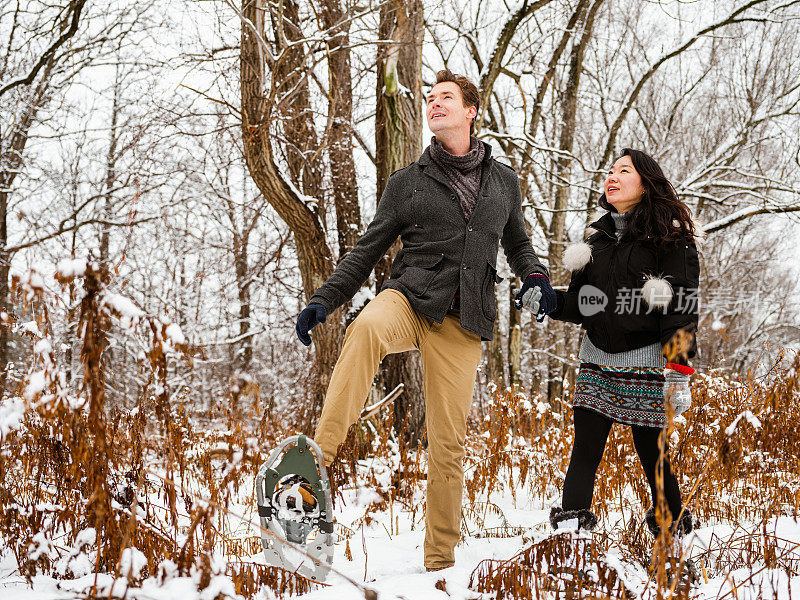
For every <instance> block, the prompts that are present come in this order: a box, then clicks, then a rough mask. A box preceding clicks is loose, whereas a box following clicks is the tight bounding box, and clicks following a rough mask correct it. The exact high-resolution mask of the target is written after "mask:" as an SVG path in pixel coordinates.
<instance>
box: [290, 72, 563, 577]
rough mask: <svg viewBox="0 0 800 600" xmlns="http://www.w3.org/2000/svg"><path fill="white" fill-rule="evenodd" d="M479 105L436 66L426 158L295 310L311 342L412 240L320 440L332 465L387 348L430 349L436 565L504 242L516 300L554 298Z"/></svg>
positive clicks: (357, 347) (340, 373) (457, 505)
mask: <svg viewBox="0 0 800 600" xmlns="http://www.w3.org/2000/svg"><path fill="white" fill-rule="evenodd" d="M478 104H479V95H478V89H477V88H476V87H475V85H474V84H473V83H472V82H471V81H469V80H468V79H467V78H466V77H463V76H460V75H454V74H453V73H451V72H450V71H449V70H443V71H439V73H438V74H437V78H436V84H435V85H434V86H433V88H432V89H431V92H430V94H428V98H427V110H426V116H427V120H428V125H429V127H430V129H431V131H432V132H433V133H434V137H433V139H432V140H431V145H430V146H429V147H428V148H427V149H426V150H425V152H424V153H423V154H422V156H421V157H420V158H419V160H418V161H417V162H415V163H412V164H410V165H409V166H407V167H405V168H403V169H400V170H398V171H396V172H394V173H393V174H392V175H391V177H389V180H388V182H387V183H386V189H384V191H383V195H382V196H381V200H380V202H379V203H378V209H377V211H376V214H375V218H374V219H373V221H372V223H370V225H369V227H368V228H367V231H366V233H365V234H364V236H363V237H362V238H361V239H360V240H359V242H358V243H357V244H356V246H355V247H354V248H353V250H352V251H351V252H349V253H348V254H347V255H346V256H345V257H344V259H343V260H342V261H341V262H340V263H339V265H338V266H337V267H336V270H335V271H334V272H333V274H332V275H331V276H330V278H329V279H328V280H327V281H326V282H325V283H324V284H323V285H322V286H321V287H320V288H319V289H318V290H317V291H316V292H315V294H314V296H313V297H312V298H311V301H310V303H309V305H308V306H307V307H306V308H305V309H304V310H303V311H302V312H301V313H300V316H299V317H298V319H297V334H298V337H299V338H300V340H301V341H302V342H303V343H304V344H306V345H309V344H310V343H311V338H310V336H309V334H308V331H309V330H310V329H311V328H312V327H314V326H315V325H316V324H317V323H322V322H324V321H325V319H326V318H327V315H328V314H329V313H330V312H331V311H333V310H335V309H336V308H338V307H339V306H341V305H342V304H344V303H345V302H347V301H348V300H350V299H351V298H352V297H353V296H354V295H355V293H356V292H357V291H358V289H359V288H360V287H361V285H362V284H363V283H364V282H365V281H366V280H367V279H368V277H369V275H370V273H371V272H372V270H373V268H374V267H375V265H376V264H377V262H378V260H380V258H381V257H383V255H384V254H385V253H386V251H387V250H388V249H389V247H390V246H391V245H392V243H393V242H394V241H395V240H396V239H397V236H398V235H399V236H400V239H401V241H402V243H403V248H402V250H400V251H399V252H398V253H397V257H396V258H395V260H394V263H393V264H392V272H391V277H390V278H389V279H388V280H387V281H386V282H385V283H384V284H383V289H382V290H381V292H380V293H379V294H378V295H377V296H376V297H375V298H374V299H373V300H372V301H371V302H370V303H369V304H367V306H366V307H364V309H363V310H362V311H361V313H360V314H359V315H358V317H357V318H356V319H355V320H354V321H353V322H352V324H351V325H350V326H349V327H348V328H347V332H346V335H345V339H344V344H343V347H342V352H341V354H340V356H339V360H338V361H337V363H336V367H335V368H334V371H333V375H332V377H331V382H330V385H329V387H328V391H327V394H326V397H325V402H324V405H323V408H322V415H321V416H320V420H319V424H318V425H317V431H316V435H315V436H314V439H315V441H316V442H317V443H318V444H319V445H320V447H321V448H322V451H323V453H324V455H325V461H326V464H330V463H331V462H332V461H333V459H334V457H335V455H336V452H337V450H338V447H339V445H340V444H341V443H342V442H343V441H344V439H345V436H346V434H347V430H348V428H349V427H350V425H351V424H353V423H354V422H355V421H356V419H357V418H358V415H359V413H360V411H361V409H362V407H363V406H364V402H365V401H366V398H367V395H368V393H369V390H370V387H371V386H372V380H373V378H374V377H375V373H376V372H377V370H378V365H379V363H380V361H381V360H382V359H383V357H384V356H386V355H387V354H389V353H394V352H404V351H406V350H412V349H414V348H416V349H418V350H419V351H420V352H421V353H422V363H423V367H424V388H425V402H426V415H425V422H426V428H427V433H428V452H429V461H428V489H427V496H428V501H427V510H426V514H425V559H424V562H425V567H426V568H427V569H428V570H438V569H442V568H446V567H449V566H451V565H453V563H454V553H453V549H454V547H455V545H456V543H457V542H458V537H459V531H460V523H461V496H462V491H463V490H462V488H463V478H464V474H463V468H462V460H463V457H464V441H465V437H466V423H467V415H468V413H469V409H470V404H471V402H472V392H473V387H474V385H475V376H476V372H477V368H478V362H479V361H480V357H481V347H480V342H481V340H490V339H492V333H493V327H494V320H495V313H496V305H495V298H494V286H495V284H496V283H497V282H499V281H502V278H501V277H499V276H498V275H497V271H496V260H497V250H498V243H499V242H502V245H503V250H504V251H505V253H506V257H507V258H508V263H509V265H510V266H511V269H512V270H513V271H514V273H515V274H516V275H518V276H519V277H522V279H523V280H524V281H525V283H524V285H523V289H522V290H521V292H520V294H519V295H518V298H519V299H522V302H523V303H525V304H526V305H527V306H528V308H529V309H531V310H533V312H534V313H539V314H540V315H541V314H544V313H547V312H550V311H552V310H554V309H555V306H556V304H555V302H556V297H555V292H553V289H552V287H550V283H549V279H548V273H547V269H545V267H544V266H542V264H541V263H540V262H539V260H538V258H537V257H536V254H535V253H534V251H533V247H532V246H531V242H530V240H529V239H528V236H527V233H526V231H525V223H524V220H523V217H522V207H521V193H520V187H519V182H518V180H517V176H516V173H515V172H514V170H513V169H512V168H511V167H509V166H506V165H504V164H502V163H500V162H497V161H496V160H494V159H492V158H491V148H490V147H489V145H488V144H485V143H483V142H481V141H479V140H478V139H477V138H475V137H473V136H471V135H470V134H471V133H472V132H473V130H474V119H475V116H476V115H477V113H478V108H479V107H478ZM531 290H533V291H534V292H536V293H535V294H534V293H531ZM523 296H524V299H523ZM539 298H541V303H540V302H539ZM540 304H541V306H540Z"/></svg>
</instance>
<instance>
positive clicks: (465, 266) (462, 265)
mask: <svg viewBox="0 0 800 600" xmlns="http://www.w3.org/2000/svg"><path fill="white" fill-rule="evenodd" d="M461 268H462V269H464V270H465V271H466V270H467V269H468V268H469V267H468V266H467V265H466V264H463V263H462V264H461Z"/></svg>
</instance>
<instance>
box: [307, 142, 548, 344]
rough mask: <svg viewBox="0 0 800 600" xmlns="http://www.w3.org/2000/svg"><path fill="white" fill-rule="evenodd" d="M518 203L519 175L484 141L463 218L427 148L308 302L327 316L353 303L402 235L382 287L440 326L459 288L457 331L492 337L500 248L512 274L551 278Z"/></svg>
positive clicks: (397, 175)
mask: <svg viewBox="0 0 800 600" xmlns="http://www.w3.org/2000/svg"><path fill="white" fill-rule="evenodd" d="M482 143H483V142H482ZM521 201H522V195H521V193H520V188H519V181H518V179H517V174H516V172H515V171H514V169H512V168H511V167H509V166H507V165H504V164H502V163H500V162H498V161H496V160H494V159H493V158H492V157H491V147H490V146H489V145H488V144H487V145H486V156H485V158H484V160H483V177H482V180H481V188H480V192H479V196H478V203H477V204H476V206H475V210H474V212H473V213H472V217H471V218H470V220H469V221H467V220H466V219H465V218H464V213H463V211H462V210H461V205H460V204H459V201H458V198H457V197H456V194H455V192H454V191H453V189H452V188H451V187H450V184H449V183H448V181H447V178H446V177H445V175H444V173H443V172H442V170H441V169H440V168H439V167H438V166H437V165H436V163H435V162H433V160H431V156H430V148H426V149H425V152H423V153H422V156H421V157H420V158H419V160H418V161H417V162H414V163H412V164H410V165H408V166H407V167H405V168H403V169H400V170H398V171H395V172H394V173H392V175H391V176H390V177H389V180H388V181H387V183H386V188H385V189H384V191H383V195H382V196H381V199H380V202H379V203H378V209H377V211H376V213H375V218H374V219H373V220H372V223H370V224H369V227H367V231H366V233H364V235H363V237H362V238H361V239H360V240H359V241H358V243H357V244H356V246H355V247H354V248H353V249H352V250H351V251H350V252H349V253H348V254H347V255H346V256H345V257H344V258H343V259H342V260H341V262H340V263H339V265H338V266H337V267H336V270H335V271H334V272H333V274H332V275H331V276H330V277H329V278H328V280H327V281H326V282H325V283H324V284H322V286H321V287H320V288H319V289H318V290H317V291H316V292H315V293H314V296H313V297H312V298H311V300H310V302H311V303H317V304H321V305H322V306H324V307H325V308H326V309H327V311H328V313H330V312H332V311H333V310H335V309H336V308H338V307H339V306H341V305H342V304H344V303H345V302H347V301H348V300H350V299H352V298H353V296H354V295H355V293H356V292H357V291H358V290H359V288H360V287H361V286H362V284H363V283H364V282H365V281H366V280H367V278H368V277H369V275H370V273H371V272H372V269H373V268H374V267H375V265H376V264H377V262H378V261H379V260H380V258H381V257H382V256H383V255H384V254H385V253H386V251H387V250H388V249H389V247H390V246H391V245H392V244H393V243H394V241H395V240H396V239H397V236H398V235H399V236H400V239H401V241H402V243H403V248H402V250H400V251H399V252H398V253H397V256H396V258H395V260H394V262H393V263H392V272H391V277H390V278H389V279H388V280H386V282H385V283H384V284H383V288H382V289H387V288H392V289H395V290H398V291H399V292H401V293H402V294H403V295H404V296H405V297H406V298H408V301H409V302H410V303H411V306H412V307H413V308H414V310H415V311H417V312H418V313H419V314H421V315H424V316H426V317H428V318H430V319H433V320H434V321H436V322H438V323H441V322H442V321H443V320H444V318H445V316H446V315H447V312H448V309H449V307H450V304H451V302H452V300H453V296H454V295H455V293H456V290H457V289H458V288H459V286H460V288H461V290H460V295H461V326H462V327H463V328H464V329H466V330H468V331H472V332H474V333H476V334H478V335H479V336H481V338H482V339H483V340H490V339H492V334H493V330H494V320H495V316H496V312H497V309H496V305H495V299H494V286H495V283H498V282H500V281H502V277H499V276H498V275H497V270H496V264H497V250H498V243H502V245H503V250H504V251H505V253H506V257H507V259H508V264H509V265H510V266H511V269H512V270H513V271H514V273H515V274H516V275H517V276H519V277H522V278H523V279H525V278H526V277H528V276H529V275H531V274H533V273H543V274H545V275H547V274H548V273H547V269H546V268H545V267H544V266H543V265H542V263H541V262H539V259H538V258H537V256H536V253H535V252H534V251H533V247H532V246H531V242H530V239H529V238H528V235H527V233H526V231H525V222H524V220H523V217H522V205H521Z"/></svg>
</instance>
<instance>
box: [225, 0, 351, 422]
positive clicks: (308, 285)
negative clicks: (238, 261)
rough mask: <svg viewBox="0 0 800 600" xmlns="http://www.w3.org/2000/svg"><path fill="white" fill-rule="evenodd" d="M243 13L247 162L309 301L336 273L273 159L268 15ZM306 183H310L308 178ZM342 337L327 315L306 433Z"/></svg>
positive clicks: (250, 6) (336, 318)
mask: <svg viewBox="0 0 800 600" xmlns="http://www.w3.org/2000/svg"><path fill="white" fill-rule="evenodd" d="M242 12H243V15H244V17H245V19H246V22H244V23H243V25H242V40H241V82H240V83H241V97H242V138H243V142H244V150H245V159H246V161H247V166H248V169H249V170H250V176H251V177H252V178H253V181H254V182H255V184H256V186H257V187H258V189H259V190H260V191H261V193H262V194H263V196H264V197H265V198H267V199H268V200H269V202H270V204H271V205H272V207H273V208H274V209H275V211H276V213H277V214H278V216H279V217H280V218H281V219H282V220H283V221H284V222H285V223H286V224H287V225H288V226H289V228H290V230H291V231H292V234H293V236H294V241H295V245H296V248H297V258H298V266H299V268H300V275H301V278H302V283H303V290H304V292H305V296H306V301H308V300H309V299H310V298H311V296H312V294H313V293H314V291H315V290H316V289H317V288H318V287H319V286H320V285H322V284H323V283H324V281H325V280H326V279H327V278H328V277H329V276H330V275H331V273H332V272H333V258H332V255H331V251H330V248H329V247H328V244H327V242H326V240H325V234H324V231H323V227H322V223H321V221H320V219H319V218H318V217H317V215H316V214H315V212H313V211H312V209H311V208H310V207H309V206H308V205H306V203H305V202H304V201H303V199H302V198H301V197H300V196H298V194H297V191H296V189H297V185H293V184H292V183H290V182H289V181H287V180H286V179H285V178H284V176H283V174H282V169H281V167H279V166H278V164H276V161H275V157H274V155H273V149H272V137H273V135H272V131H271V125H272V124H273V117H275V116H276V115H274V114H273V110H274V108H275V106H274V105H273V104H271V103H270V102H269V101H268V100H267V99H266V98H265V97H264V95H263V92H264V90H265V89H267V86H266V72H265V71H266V69H265V65H264V62H263V55H262V48H261V47H260V46H259V43H260V42H259V39H260V40H263V39H264V15H265V10H264V8H263V7H262V6H261V5H260V3H256V2H251V1H249V0H243V2H242ZM248 23H252V25H253V27H254V29H255V31H253V30H251V29H249V25H248ZM290 54H291V53H286V54H284V55H283V56H282V58H281V60H284V61H288V60H289V59H290V58H292V56H290ZM301 58H302V57H301ZM278 67H279V68H280V69H284V68H286V69H289V67H285V66H282V65H281V64H280V63H279V64H278V65H276V71H275V72H274V73H273V75H274V76H275V75H277V70H278ZM290 67H291V69H290V71H291V72H295V73H299V72H302V70H303V64H302V62H300V64H296V63H291V64H290ZM303 183H304V184H305V183H306V180H305V179H304V181H303ZM318 205H319V203H317V206H318ZM342 333H343V327H342V323H341V312H340V311H336V312H335V313H334V314H332V315H329V317H328V320H327V322H326V323H325V324H324V325H322V326H319V327H315V328H314V329H313V330H312V332H311V334H312V337H313V339H314V358H315V361H314V367H313V369H312V375H311V377H310V378H309V389H308V396H309V400H310V402H306V403H304V406H305V407H307V408H308V413H307V414H306V415H305V417H304V419H305V423H304V428H305V429H306V430H311V429H312V427H313V425H314V424H315V423H316V417H317V414H318V413H319V409H320V407H321V406H322V401H323V399H324V394H325V390H326V389H327V387H328V382H329V381H330V376H331V372H332V370H333V365H334V363H335V362H336V358H337V356H338V354H339V346H340V343H341V340H342Z"/></svg>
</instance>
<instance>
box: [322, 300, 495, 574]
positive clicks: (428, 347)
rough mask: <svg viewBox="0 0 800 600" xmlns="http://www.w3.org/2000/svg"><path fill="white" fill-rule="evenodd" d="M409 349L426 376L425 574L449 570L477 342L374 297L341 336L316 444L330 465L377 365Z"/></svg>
mask: <svg viewBox="0 0 800 600" xmlns="http://www.w3.org/2000/svg"><path fill="white" fill-rule="evenodd" d="M414 348H416V349H418V350H419V351H420V352H421V353H422V364H423V368H424V370H425V374H424V385H425V425H426V427H427V431H428V453H429V454H428V456H429V459H428V503H427V511H426V513H425V566H426V567H427V568H438V567H448V566H450V565H452V564H453V563H454V562H455V558H454V553H453V549H454V548H455V545H456V543H457V542H458V537H459V533H460V527H461V495H462V492H463V480H464V472H463V467H462V460H463V458H464V441H465V437H466V429H467V415H468V413H469V409H470V404H471V403H472V390H473V387H474V385H475V374H476V372H477V369H478V363H479V361H480V357H481V343H480V337H479V336H478V335H477V334H475V333H472V332H469V331H467V330H465V329H462V327H461V325H460V323H459V319H458V316H457V315H453V314H448V315H447V317H445V320H444V322H443V323H442V324H441V325H440V324H438V323H436V322H435V321H432V320H431V319H428V318H427V317H423V316H421V315H419V314H417V313H416V312H415V311H414V309H413V308H411V305H410V304H409V302H408V300H406V298H405V296H403V294H401V293H400V292H398V291H396V290H384V291H382V292H381V293H380V294H378V295H377V296H376V297H375V298H374V299H373V300H372V301H371V302H370V303H369V304H367V306H366V307H365V308H364V309H363V310H362V311H361V313H360V314H359V315H358V317H356V319H355V321H353V322H352V323H351V324H350V326H349V327H348V328H347V333H346V334H345V338H344V345H343V346H342V352H341V354H340V355H339V360H338V361H337V362H336V367H335V368H334V370H333V376H332V377H331V382H330V385H329V386H328V392H327V394H326V396H325V404H324V406H323V407H322V415H321V416H320V420H319V424H318V425H317V432H316V435H315V436H314V440H315V441H316V442H317V443H318V444H319V445H320V447H321V448H322V452H323V453H324V455H325V462H326V463H327V464H330V463H331V462H332V460H333V458H334V456H335V455H336V451H337V449H338V448H339V445H340V444H341V443H342V442H344V439H345V436H346V435H347V430H348V428H349V427H350V425H352V424H353V423H355V421H356V419H357V418H358V415H359V414H360V412H361V409H362V408H363V407H364V402H365V401H366V398H367V394H368V393H369V390H370V388H371V387H372V380H373V378H374V377H375V373H376V372H377V371H378V364H379V363H380V361H381V360H382V359H383V357H384V356H386V355H387V354H391V353H396V352H405V351H406V350H412V349H414Z"/></svg>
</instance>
